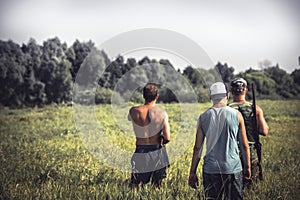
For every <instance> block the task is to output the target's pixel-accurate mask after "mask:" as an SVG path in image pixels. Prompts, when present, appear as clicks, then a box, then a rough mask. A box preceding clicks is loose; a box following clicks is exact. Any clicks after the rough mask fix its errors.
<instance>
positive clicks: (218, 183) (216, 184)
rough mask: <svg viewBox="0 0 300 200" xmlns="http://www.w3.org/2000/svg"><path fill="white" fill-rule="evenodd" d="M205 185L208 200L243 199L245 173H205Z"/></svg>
mask: <svg viewBox="0 0 300 200" xmlns="http://www.w3.org/2000/svg"><path fill="white" fill-rule="evenodd" d="M203 185H204V190H205V196H206V198H207V199H222V196H223V195H224V199H227V200H235V199H243V173H242V172H238V173H235V174H207V173H203Z"/></svg>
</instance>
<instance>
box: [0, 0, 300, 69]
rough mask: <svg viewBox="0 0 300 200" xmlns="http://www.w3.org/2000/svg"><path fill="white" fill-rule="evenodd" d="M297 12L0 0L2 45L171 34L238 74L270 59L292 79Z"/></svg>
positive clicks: (213, 2)
mask: <svg viewBox="0 0 300 200" xmlns="http://www.w3.org/2000/svg"><path fill="white" fill-rule="evenodd" d="M299 9H300V0H252V1H243V0H226V1H221V0H210V1H207V0H205V1H204V0H186V1H182V0H181V1H178V0H164V1H162V0H160V1H158V0H152V1H145V0H128V1H121V0H119V1H116V0H85V1H83V0H51V1H50V0H47V1H45V0H20V1H19V0H0V39H1V40H8V39H11V40H13V41H14V42H16V43H19V44H22V43H27V42H28V40H29V38H34V39H35V40H36V41H37V42H38V43H39V44H42V42H43V41H45V40H47V39H50V38H53V37H55V36H57V37H58V38H59V39H60V40H61V41H62V42H66V43H67V44H68V46H70V45H72V44H73V42H74V41H75V40H76V39H78V40H79V41H88V40H92V41H93V42H94V43H95V44H96V45H101V44H102V43H104V42H105V41H107V40H110V39H111V38H112V37H114V36H117V35H119V34H122V33H124V32H128V31H132V30H136V29H142V28H156V29H166V30H170V31H174V32H177V33H179V34H182V35H185V36H186V37H188V38H190V39H191V40H193V41H194V42H196V43H197V44H198V45H199V46H201V47H202V48H203V49H204V51H205V52H206V53H207V55H208V56H209V57H210V59H211V60H212V62H213V63H215V64H216V63H217V62H219V61H220V62H221V63H227V64H228V65H229V66H233V67H234V68H235V71H236V72H239V71H244V70H246V69H248V68H249V67H252V68H254V69H256V68H257V69H259V68H260V67H261V63H263V62H264V61H265V60H268V61H270V62H269V63H272V64H274V65H275V64H279V66H280V67H281V68H283V69H284V70H286V71H287V72H289V73H290V72H292V71H293V70H294V69H296V68H299V67H300V66H299V62H298V57H299V56H300V12H299ZM174 42H176V41H174ZM121 53H122V52H120V54H121ZM147 53H149V52H147ZM150 54H151V53H150ZM108 56H110V55H108ZM133 56H134V55H133ZM136 56H141V55H136ZM159 56H160V52H156V54H155V53H153V57H159ZM149 57H151V55H149ZM162 57H163V58H168V55H163V54H162ZM171 62H172V59H171ZM174 62H175V63H176V62H179V64H178V65H180V61H174ZM265 63H268V62H265ZM173 64H174V63H173ZM181 64H182V63H181ZM174 65H176V64H174Z"/></svg>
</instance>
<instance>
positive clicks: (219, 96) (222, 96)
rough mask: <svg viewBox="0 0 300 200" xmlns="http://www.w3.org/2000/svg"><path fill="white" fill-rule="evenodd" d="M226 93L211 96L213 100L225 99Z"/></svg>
mask: <svg viewBox="0 0 300 200" xmlns="http://www.w3.org/2000/svg"><path fill="white" fill-rule="evenodd" d="M226 95H227V94H226V93H222V94H214V95H211V96H210V99H211V100H216V99H223V98H224V97H226Z"/></svg>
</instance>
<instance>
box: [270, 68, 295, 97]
mask: <svg viewBox="0 0 300 200" xmlns="http://www.w3.org/2000/svg"><path fill="white" fill-rule="evenodd" d="M264 71H265V72H266V73H268V74H270V77H271V78H272V79H273V80H274V81H275V82H276V85H275V87H276V92H277V94H279V95H280V96H282V97H284V98H293V96H297V90H296V88H295V86H294V80H293V78H292V76H290V75H289V74H288V73H287V72H286V71H285V70H283V69H281V68H280V67H279V66H278V65H276V66H274V67H268V68H266V69H264Z"/></svg>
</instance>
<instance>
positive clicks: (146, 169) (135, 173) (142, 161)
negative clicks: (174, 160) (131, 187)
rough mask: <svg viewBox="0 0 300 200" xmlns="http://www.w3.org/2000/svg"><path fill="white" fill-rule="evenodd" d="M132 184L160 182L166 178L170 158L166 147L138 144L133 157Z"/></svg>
mask: <svg viewBox="0 0 300 200" xmlns="http://www.w3.org/2000/svg"><path fill="white" fill-rule="evenodd" d="M131 166H132V175H131V184H136V185H137V184H140V183H141V184H146V183H148V182H149V181H150V179H151V178H152V183H154V184H158V183H159V182H160V181H161V180H162V179H163V178H166V176H167V174H166V168H167V167H168V166H169V159H168V155H167V151H166V148H165V147H164V146H163V147H162V146H161V145H137V146H136V150H135V152H134V154H133V156H132V158H131Z"/></svg>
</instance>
